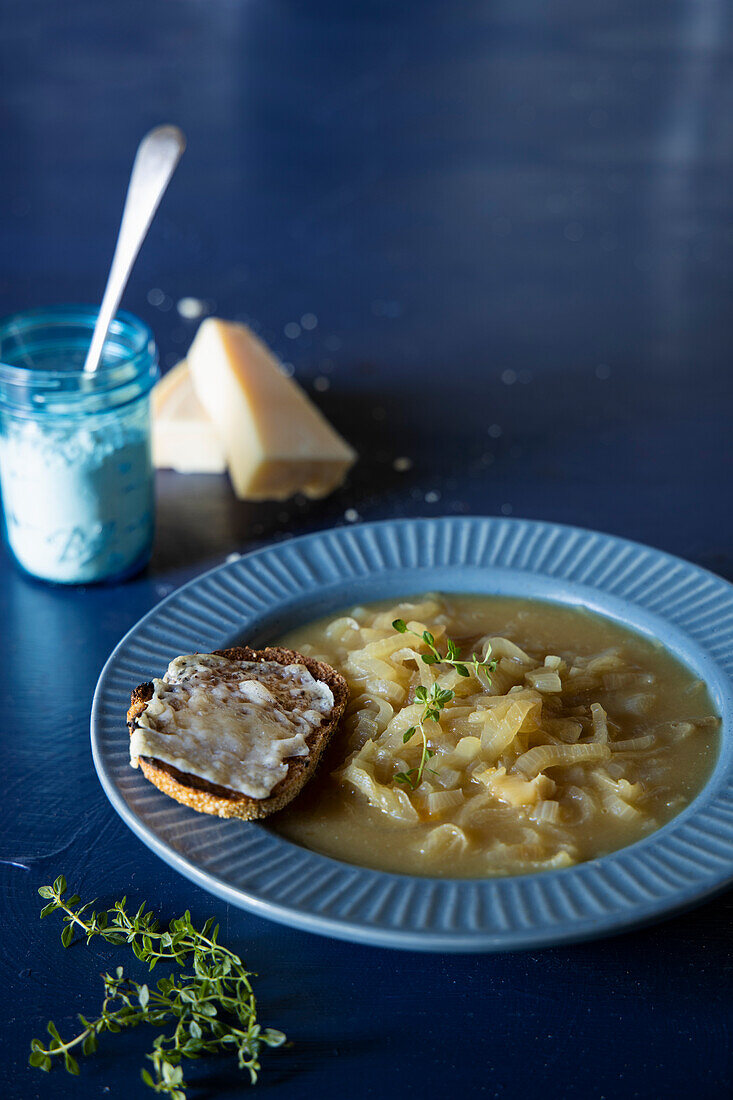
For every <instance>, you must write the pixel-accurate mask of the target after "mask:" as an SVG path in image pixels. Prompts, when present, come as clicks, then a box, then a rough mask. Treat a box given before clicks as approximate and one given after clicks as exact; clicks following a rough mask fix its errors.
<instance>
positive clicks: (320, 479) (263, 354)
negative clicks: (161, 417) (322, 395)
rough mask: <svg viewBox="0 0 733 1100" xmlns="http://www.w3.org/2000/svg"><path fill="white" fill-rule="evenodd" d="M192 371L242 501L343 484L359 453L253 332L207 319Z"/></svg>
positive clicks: (314, 493) (316, 493)
mask: <svg viewBox="0 0 733 1100" xmlns="http://www.w3.org/2000/svg"><path fill="white" fill-rule="evenodd" d="M188 364H189V369H190V373H191V379H192V381H193V385H194V389H195V391H196V394H197V396H198V398H199V400H200V402H201V404H202V405H203V407H204V409H205V410H206V412H207V414H208V415H209V417H210V418H211V420H212V421H213V423H214V425H215V426H216V428H217V431H218V433H219V437H220V439H221V441H222V443H223V446H224V449H225V452H226V456H227V463H228V466H229V473H230V476H231V479H232V484H233V486H234V491H235V493H236V494H237V496H238V497H239V498H240V499H244V500H285V499H287V498H288V497H290V496H292V495H293V494H294V493H298V492H301V493H305V494H306V496H309V497H322V496H325V495H326V494H327V493H330V492H332V490H333V489H335V488H337V486H338V485H340V484H341V482H342V481H343V480H344V478H345V476H346V474H347V472H348V470H349V469H350V467H351V466H352V465H353V463H354V461H355V459H356V453H355V451H354V450H353V449H352V448H351V447H350V446H349V445H348V443H346V442H345V441H344V440H343V439H342V438H341V436H340V435H339V434H338V433H337V432H336V431H335V430H334V429H333V428H332V427H331V425H330V424H329V423H328V421H327V420H326V418H325V417H324V416H323V414H322V413H321V412H320V411H319V410H318V409H317V408H316V406H315V405H314V404H313V403H312V402H311V401H310V400H309V398H308V397H307V396H306V394H305V393H304V392H303V391H302V390H301V389H300V387H299V386H298V384H297V383H296V382H295V381H293V379H292V378H288V376H287V375H286V374H285V373H284V371H283V370H282V367H281V366H280V364H279V363H278V362H277V360H276V359H275V358H274V356H273V355H272V354H271V353H270V351H269V350H268V349H267V348H266V347H265V345H264V344H263V343H262V342H261V341H260V340H258V338H257V337H256V336H255V335H254V333H253V332H251V331H250V329H248V328H247V327H246V326H245V325H238V324H234V323H231V322H227V321H221V320H218V319H217V318H213V317H211V318H208V319H207V320H205V321H204V322H203V323H202V324H201V326H200V328H199V330H198V333H197V334H196V338H195V339H194V342H193V344H192V345H191V348H190V350H189V353H188Z"/></svg>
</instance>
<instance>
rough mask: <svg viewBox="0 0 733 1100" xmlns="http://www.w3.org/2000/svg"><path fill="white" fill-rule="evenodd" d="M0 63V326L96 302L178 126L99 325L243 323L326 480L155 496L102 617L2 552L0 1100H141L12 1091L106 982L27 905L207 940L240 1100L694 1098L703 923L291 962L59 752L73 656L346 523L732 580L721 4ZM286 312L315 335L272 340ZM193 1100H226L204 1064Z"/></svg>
mask: <svg viewBox="0 0 733 1100" xmlns="http://www.w3.org/2000/svg"><path fill="white" fill-rule="evenodd" d="M0 32H1V33H0V51H1V52H2V57H1V58H0V80H1V81H2V96H1V102H2V109H1V111H0V156H1V158H2V171H1V172H0V212H1V213H0V310H1V311H2V313H7V312H10V311H12V310H14V309H17V308H23V307H26V306H32V305H38V304H45V303H50V302H59V301H97V300H98V299H99V297H100V294H101V289H102V285H103V281H104V278H105V276H106V269H107V264H108V260H109V257H110V254H111V250H112V246H113V242H114V238H115V234H116V230H117V225H118V219H119V212H120V208H121V203H122V199H123V195H124V189H125V185H126V179H127V174H128V171H129V166H130V162H131V158H132V155H133V153H134V149H135V146H136V143H137V141H138V139H139V137H140V136H141V135H142V133H143V132H144V131H145V130H146V129H147V128H148V127H150V126H151V125H153V124H155V123H157V122H159V121H175V122H177V123H179V124H180V125H181V126H182V127H183V128H184V129H185V131H186V132H187V134H188V138H189V148H188V151H187V152H186V154H185V158H184V160H183V161H182V164H181V167H180V169H179V172H178V174H177V176H176V178H175V179H174V181H173V183H172V185H171V188H170V191H169V193H168V195H167V196H166V198H165V200H164V203H163V206H162V208H161V211H160V214H159V217H158V219H157V221H156V223H155V225H154V227H153V230H152V232H151V235H150V238H149V240H148V242H147V243H146V245H145V247H144V249H143V252H142V254H141V256H140V260H139V262H138V265H137V268H136V272H135V275H134V278H133V281H132V283H131V285H130V287H129V289H128V292H127V294H126V297H125V305H126V306H127V307H128V308H129V309H131V310H133V311H134V312H136V313H138V314H139V315H140V316H142V317H143V318H145V319H146V320H147V321H149V322H150V324H151V325H152V327H153V329H154V330H155V333H156V335H157V338H158V342H159V345H160V348H161V356H162V362H163V364H164V366H166V367H167V366H170V365H171V364H172V363H174V362H175V361H176V360H177V359H178V358H179V357H180V356H181V354H182V353H183V352H185V350H186V347H187V345H188V343H189V341H190V339H191V336H192V333H193V331H194V328H195V326H194V325H193V324H192V323H191V322H190V321H186V320H184V319H182V318H181V317H180V316H179V315H178V313H177V311H176V303H177V301H178V300H179V299H180V298H182V297H184V296H190V295H193V296H195V297H198V298H202V299H206V300H207V301H209V302H210V303H211V308H213V309H215V310H216V311H217V312H218V313H219V314H221V315H223V316H227V317H234V318H239V319H243V320H247V321H248V322H249V323H250V324H252V325H253V326H254V327H256V328H257V330H258V331H259V332H260V333H261V334H262V336H263V337H264V338H265V339H266V340H267V341H268V342H269V343H270V344H271V345H272V347H273V348H274V349H275V350H276V351H277V353H278V354H279V355H280V356H281V357H282V358H283V359H284V360H285V361H287V362H289V363H291V364H292V365H293V367H294V370H295V373H296V375H297V377H298V378H299V380H300V381H301V382H302V383H303V384H304V385H305V387H306V388H307V389H308V390H309V391H311V392H312V393H313V394H314V397H315V399H316V400H317V401H318V403H319V404H320V405H321V406H322V408H323V409H324V410H325V411H326V413H327V414H328V415H329V416H330V417H331V418H332V419H333V421H334V423H335V424H337V425H338V427H339V428H340V429H341V430H342V431H343V433H344V434H345V435H346V436H347V437H348V438H349V439H350V440H352V441H353V442H354V443H355V444H356V445H357V446H358V448H359V450H360V453H361V456H362V458H361V462H360V464H359V466H358V467H357V469H356V470H355V472H354V474H353V476H352V477H351V480H350V482H349V484H348V485H347V486H346V487H345V488H344V489H343V490H341V491H339V492H338V493H336V494H335V495H334V496H332V497H331V498H330V499H328V500H326V501H322V502H317V503H311V504H307V505H305V506H302V505H299V504H293V503H290V504H287V505H274V506H270V505H257V506H255V505H245V504H241V503H238V502H236V501H235V500H234V498H233V496H232V494H231V492H230V489H229V487H228V485H227V483H226V481H225V479H224V478H217V477H189V478H186V477H181V476H176V475H174V474H172V473H163V474H161V475H159V480H158V489H159V530H158V538H157V543H156V548H155V552H154V556H153V560H152V564H151V565H150V568H149V569H148V570H147V572H146V573H144V574H143V575H142V576H140V577H138V578H137V579H135V580H133V581H131V582H129V583H128V584H125V585H123V586H119V587H112V588H103V587H102V588H88V589H86V590H85V589H78V590H75V589H64V588H52V587H46V586H43V585H40V584H36V583H34V582H32V581H29V580H27V579H25V578H24V577H22V576H20V575H19V574H18V573H17V572H16V571H15V570H14V568H13V567H12V565H11V564H10V562H9V561H8V559H7V556H6V555H5V553H4V551H3V552H2V557H0V667H1V668H2V670H3V677H2V679H3V699H2V710H1V719H0V739H1V741H2V767H3V773H4V782H3V785H2V797H1V798H0V821H1V823H2V826H1V829H0V860H1V861H2V862H0V881H1V882H2V897H1V898H0V907H1V908H0V921H1V927H2V948H1V950H0V956H1V962H0V966H1V970H2V989H3V994H2V1002H3V1008H2V1010H0V1034H2V1049H3V1056H2V1059H0V1095H2V1096H3V1097H41V1096H43V1097H44V1098H45V1097H62V1096H63V1097H65V1096H69V1095H73V1096H74V1097H79V1098H86V1097H97V1096H100V1095H103V1094H108V1095H110V1096H113V1097H118V1096H119V1097H122V1096H125V1097H138V1096H144V1095H152V1094H151V1093H149V1092H148V1090H146V1089H145V1088H144V1086H143V1085H142V1084H141V1083H140V1080H139V1067H140V1066H141V1065H142V1064H143V1055H144V1052H145V1050H146V1049H147V1046H146V1042H147V1040H148V1039H149V1035H148V1034H146V1033H144V1032H143V1030H141V1029H138V1031H137V1032H134V1033H130V1034H128V1035H119V1036H110V1037H108V1039H107V1040H106V1041H105V1042H103V1044H102V1049H101V1051H100V1053H99V1054H98V1055H97V1056H96V1057H95V1058H93V1059H90V1060H89V1061H87V1062H85V1063H84V1064H83V1065H82V1074H81V1077H80V1078H79V1079H78V1080H72V1079H71V1078H69V1077H67V1076H66V1074H64V1072H63V1071H62V1070H60V1069H56V1070H55V1071H54V1072H53V1073H52V1074H51V1075H50V1076H48V1077H46V1076H43V1075H41V1074H40V1073H39V1072H38V1071H37V1070H31V1069H29V1068H27V1066H26V1064H25V1063H26V1056H27V1047H28V1043H29V1041H30V1039H31V1037H32V1036H36V1035H41V1034H42V1033H43V1028H44V1026H45V1022H46V1020H47V1019H49V1017H53V1018H54V1019H55V1020H56V1022H57V1023H58V1025H59V1027H60V1028H61V1029H62V1031H64V1032H68V1031H69V1030H70V1028H71V1027H72V1024H73V1016H74V1013H75V1012H76V1011H82V1012H88V1013H91V1012H92V1011H93V1010H94V1009H95V1007H96V1005H97V1004H98V1001H99V986H100V983H99V978H98V974H99V971H100V970H101V969H102V968H104V967H106V966H108V965H111V964H112V963H113V961H114V958H115V956H114V951H112V950H111V949H110V950H107V951H104V950H87V949H86V948H84V947H82V946H77V947H74V948H72V949H71V950H69V951H66V952H65V951H64V950H63V948H62V947H61V945H60V943H59V940H58V933H59V928H58V925H54V923H53V919H49V920H47V921H45V922H43V923H41V922H39V920H38V909H39V899H38V897H37V895H36V888H37V887H38V886H39V885H40V884H42V883H45V882H48V881H50V880H51V878H52V877H53V876H55V875H56V874H58V873H60V872H63V873H65V875H66V876H67V878H68V879H69V882H70V883H71V884H73V886H74V888H75V889H77V890H78V891H79V892H80V893H81V894H82V895H84V896H94V895H99V896H100V897H103V898H105V899H110V900H111V899H112V898H113V897H118V896H120V895H122V894H123V893H126V894H127V895H128V896H129V897H130V898H131V899H134V900H135V901H141V900H142V899H144V898H147V899H148V901H149V902H150V903H151V904H152V905H153V906H154V907H155V909H156V910H158V911H159V912H160V914H161V915H163V916H165V917H166V918H168V917H170V916H172V915H175V914H177V913H178V912H180V911H182V910H183V909H184V908H185V907H186V906H188V907H190V909H191V911H192V913H193V915H194V917H195V918H197V919H204V918H205V917H207V916H208V915H210V914H213V915H215V916H216V917H217V919H219V920H220V921H221V924H222V932H223V936H224V939H225V941H226V942H227V943H229V944H231V945H232V946H234V947H235V948H236V949H237V950H241V952H242V954H243V955H244V956H245V958H246V959H247V961H248V963H249V964H250V966H251V967H252V968H253V969H254V970H256V971H258V972H259V973H260V975H261V977H260V980H259V981H258V984H257V989H258V993H259V998H260V1009H261V1015H262V1018H263V1020H264V1022H266V1023H268V1024H271V1025H273V1026H277V1027H281V1028H283V1029H284V1030H286V1031H287V1032H288V1035H289V1036H290V1038H291V1039H292V1041H293V1046H292V1048H290V1049H289V1050H287V1051H285V1052H276V1053H273V1054H271V1055H266V1057H265V1065H264V1072H263V1075H262V1079H261V1084H260V1085H259V1086H258V1094H259V1093H261V1094H262V1095H263V1096H272V1097H273V1100H275V1098H277V1100H280V1098H283V1100H285V1098H291V1097H304V1096H316V1097H317V1096H324V1097H344V1096H350V1097H354V1098H359V1097H369V1096H375V1097H392V1096H398V1095H399V1096H402V1095H404V1096H421V1097H439V1096H443V1095H447V1094H449V1093H450V1092H454V1093H455V1094H456V1095H461V1096H464V1095H465V1096H473V1095H486V1096H490V1097H500V1098H513V1097H524V1096H525V1095H529V1094H534V1093H536V1094H538V1095H542V1096H546V1097H551V1098H555V1097H557V1098H565V1097H580V1098H587V1097H593V1098H599V1100H600V1098H605V1100H615V1098H620V1097H623V1098H626V1097H641V1098H645V1100H646V1098H649V1100H656V1098H658V1097H661V1096H666V1097H678V1096H679V1097H683V1096H684V1097H686V1096H689V1095H694V1096H696V1097H719V1096H722V1095H726V1094H728V1093H729V1092H730V1090H731V1056H730V1051H729V1039H730V1030H731V1002H732V999H733V998H732V996H731V983H730V965H731V952H730V947H729V936H730V929H731V916H732V912H733V907H732V905H731V897H730V895H728V896H723V897H720V898H718V899H717V900H715V901H713V902H711V903H709V904H707V905H705V906H703V907H702V908H700V909H698V910H696V911H694V912H691V913H689V914H687V915H684V916H678V917H676V918H674V919H672V920H669V921H667V922H666V923H664V924H661V925H659V926H658V927H655V928H651V929H648V930H645V931H641V932H635V933H632V934H628V935H624V936H622V937H619V938H616V939H608V940H604V941H601V942H597V943H593V944H585V945H583V946H579V947H564V948H562V949H557V950H546V951H539V952H529V953H524V954H517V955H509V956H480V957H478V956H464V957H448V956H417V955H411V954H405V953H399V952H388V951H381V950H376V949H371V948H366V947H358V946H352V945H349V944H345V943H340V942H336V941H331V940H327V939H322V938H319V937H315V936H312V935H308V934H306V933H302V932H298V931H293V930H290V929H288V928H284V927H280V926H277V925H274V924H270V923H267V922H265V921H262V920H260V919H258V918H256V917H253V916H249V915H247V914H245V913H242V912H240V911H238V910H236V909H233V908H231V907H229V906H227V905H224V904H223V903H222V902H220V901H217V900H216V899H214V898H211V897H209V896H207V894H205V893H204V892H203V891H201V890H199V889H197V888H195V887H194V886H192V885H191V884H189V883H188V882H186V881H184V880H183V879H181V878H179V877H178V876H177V875H176V874H175V873H174V872H173V871H172V870H170V869H169V868H168V867H167V866H165V865H163V864H162V863H161V862H159V861H158V860H157V859H156V858H155V857H154V856H153V855H152V854H150V853H149V852H148V850H147V849H146V848H145V847H143V845H142V844H141V843H140V842H139V841H138V840H137V839H136V838H135V837H133V836H132V834H131V833H130V832H129V831H128V830H127V829H126V827H125V826H124V825H123V824H122V822H121V821H120V820H119V819H118V818H117V817H116V815H115V814H114V812H113V811H112V809H111V808H110V807H109V805H108V804H107V802H106V800H105V798H104V795H103V794H102V791H101V788H100V787H99V784H98V782H97V780H96V777H95V774H94V770H93V767H92V760H91V755H90V750H89V739H88V720H89V706H90V700H91V695H92V691H93V689H94V685H95V682H96V679H97V676H98V673H99V670H100V668H101V666H102V664H103V662H104V660H105V658H106V656H107V654H108V653H109V651H110V650H111V648H112V647H113V646H114V645H115V643H116V642H117V641H118V639H119V638H120V636H121V635H122V634H123V633H124V632H125V631H126V630H127V629H128V628H129V627H130V626H131V625H132V624H133V623H134V622H135V621H136V619H137V618H138V617H139V616H140V615H142V614H143V613H144V612H146V611H147V610H148V609H149V608H151V607H152V606H153V605H154V604H155V603H156V601H157V600H159V599H160V598H161V597H162V596H163V595H165V594H167V593H168V592H170V591H171V590H172V589H173V588H174V587H175V586H176V585H178V584H180V583H181V582H182V581H184V580H187V579H189V578H190V577H193V576H195V575H196V574H197V573H198V572H200V571H202V570H204V569H205V568H207V567H209V566H211V565H213V564H216V563H218V562H221V561H223V560H224V559H225V557H226V556H227V555H228V554H230V553H231V552H234V551H246V550H248V549H251V548H254V547H257V546H260V545H263V544H264V543H267V542H270V541H272V540H274V539H282V538H288V537H290V536H292V535H294V534H299V533H301V532H305V531H309V530H314V529H318V528H323V527H327V526H331V525H333V524H339V523H343V522H347V521H348V516H347V515H346V513H347V511H348V510H349V509H354V510H355V511H356V513H358V516H359V517H360V518H363V519H375V518H380V517H385V516H394V515H398V514H399V515H403V514H404V515H437V514H442V513H446V514H451V513H458V512H475V513H481V514H500V513H503V514H514V515H519V516H528V517H533V518H546V519H553V520H560V521H564V522H571V523H577V524H581V525H585V526H590V527H597V528H599V529H601V530H604V531H611V532H614V533H617V534H621V535H625V536H629V537H631V538H635V539H639V540H642V541H645V542H649V543H651V544H652V545H655V546H659V547H662V548H664V549H666V550H669V551H672V552H673V553H676V554H681V555H683V556H684V557H687V558H689V559H691V560H693V561H696V562H699V563H701V564H702V565H705V566H706V567H708V568H712V569H714V570H716V571H717V572H719V573H722V574H723V575H724V576H727V577H729V578H733V560H732V559H731V552H732V551H733V513H732V510H731V501H730V490H729V485H730V474H731V458H732V449H733V444H732V443H731V433H730V420H731V415H732V414H733V381H732V379H731V369H730V343H731V337H733V312H732V310H731V300H732V296H733V295H732V292H733V262H732V253H733V217H732V215H733V186H732V184H733V174H732V168H733V129H732V128H731V118H732V117H733V52H732V45H733V42H732V39H731V8H730V6H729V5H726V4H724V3H722V2H721V0H643V2H639V0H599V2H596V3H593V4H588V3H586V2H584V0H565V2H564V3H560V4H540V3H536V2H535V3H532V2H530V0H504V2H497V3H488V2H486V0H484V2H481V0H476V2H466V0H453V2H451V0H444V2H439V0H434V2H431V0H424V2H422V3H412V4H409V3H402V4H390V3H388V2H387V0H384V2H373V3H364V2H358V3H357V2H352V3H343V2H340V0H309V2H304V3H296V2H293V0H290V2H286V0H268V2H265V0H116V2H114V0H110V2H108V3H99V2H98V0H66V2H65V3H58V2H55V0H4V3H3V5H2V12H1V14H0ZM304 314H313V315H314V316H315V317H316V318H317V326H316V327H315V328H310V329H308V328H305V329H302V330H301V332H300V335H297V334H296V335H293V334H295V333H297V330H296V329H293V328H289V329H287V332H286V329H285V326H286V325H288V324H289V323H291V322H295V323H298V324H299V321H300V318H301V317H302V316H303V315H304ZM288 333H290V334H291V335H288ZM397 457H407V458H410V459H411V460H412V462H413V466H412V468H411V469H410V470H408V471H406V472H398V471H396V470H395V469H394V468H393V461H394V459H395V458H397ZM349 515H351V513H349ZM351 518H352V519H353V516H352V517H351ZM190 1079H191V1080H192V1081H195V1082H196V1084H197V1086H198V1088H199V1091H196V1092H195V1095H196V1096H201V1097H213V1096H220V1097H233V1096H235V1095H240V1094H241V1093H242V1092H243V1091H244V1084H243V1083H242V1079H241V1077H239V1076H238V1073H237V1071H236V1070H234V1069H232V1068H231V1066H230V1065H228V1064H227V1062H226V1061H224V1060H210V1061H207V1062H202V1063H197V1064H192V1067H191V1070H190ZM72 1090H73V1091H72Z"/></svg>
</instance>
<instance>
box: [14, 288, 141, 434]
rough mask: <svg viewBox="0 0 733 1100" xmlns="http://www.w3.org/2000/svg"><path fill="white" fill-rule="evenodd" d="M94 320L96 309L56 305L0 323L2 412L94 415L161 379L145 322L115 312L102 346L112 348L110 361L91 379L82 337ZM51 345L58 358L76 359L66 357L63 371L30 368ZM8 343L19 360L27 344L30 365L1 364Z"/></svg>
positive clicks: (34, 414) (90, 333) (128, 314)
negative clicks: (60, 355) (63, 353)
mask: <svg viewBox="0 0 733 1100" xmlns="http://www.w3.org/2000/svg"><path fill="white" fill-rule="evenodd" d="M98 315H99V308H98V307H97V306H87V305H58V306H48V307H39V308H34V309H28V310H22V311H21V312H18V313H15V314H11V315H10V316H8V317H4V318H2V319H0V407H5V408H6V409H8V410H9V411H10V410H12V411H13V412H14V413H15V414H16V415H21V416H26V415H31V416H36V415H38V414H39V413H40V412H45V413H47V414H48V415H52V414H67V413H71V412H72V411H79V412H83V411H89V412H93V411H101V410H103V409H108V408H111V407H113V406H119V405H123V404H126V403H127V401H128V400H132V399H134V398H135V397H136V396H142V394H144V393H147V392H149V391H150V389H152V387H153V385H154V384H155V382H156V381H157V379H158V377H159V372H158V349H157V347H156V344H155V338H154V336H153V333H152V331H151V329H150V328H149V327H148V325H146V324H145V322H144V321H141V320H140V319H139V318H138V317H136V316H135V315H134V314H132V313H128V312H127V311H126V310H120V311H118V313H117V315H116V316H115V318H114V319H113V321H112V323H111V325H110V328H109V333H108V337H107V341H108V342H107V344H106V345H105V346H107V347H108V346H109V345H111V346H112V347H111V356H110V358H111V361H109V362H106V363H104V364H103V365H102V366H100V367H99V369H98V370H96V371H94V372H93V373H90V372H85V370H84V365H83V358H84V352H85V349H86V346H87V345H86V337H87V333H88V334H89V341H90V342H91V335H92V331H93V329H94V325H95V323H96V320H97V317H98ZM65 329H68V332H69V336H68V346H65V345H66V339H65V337H64V330H65ZM44 336H45V338H46V339H45V341H44ZM55 340H57V341H58V343H59V352H61V351H62V349H63V350H65V351H67V352H70V351H73V352H74V357H73V358H72V357H71V355H70V356H69V361H68V362H66V363H65V364H64V366H63V367H61V366H59V367H56V368H54V367H51V368H48V367H45V366H36V365H34V364H33V361H32V357H33V355H41V354H45V353H47V352H48V351H49V350H50V351H53V348H54V341H55ZM12 341H16V344H17V348H16V349H15V351H16V352H17V353H19V355H20V357H21V358H22V356H23V352H24V346H23V345H24V342H25V341H27V345H28V348H27V355H28V359H29V365H27V366H25V365H22V364H17V363H11V362H3V346H4V345H5V354H6V355H7V357H8V358H12V357H13V355H12V354H11V352H10V350H9V349H8V346H7V345H8V344H10V343H11V342H12ZM80 353H81V354H80ZM75 360H76V361H75ZM41 361H42V359H41Z"/></svg>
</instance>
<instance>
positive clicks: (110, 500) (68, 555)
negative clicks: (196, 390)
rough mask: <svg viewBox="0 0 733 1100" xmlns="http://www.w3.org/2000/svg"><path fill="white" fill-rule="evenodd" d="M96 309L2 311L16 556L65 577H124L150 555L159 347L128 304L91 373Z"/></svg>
mask: <svg viewBox="0 0 733 1100" xmlns="http://www.w3.org/2000/svg"><path fill="white" fill-rule="evenodd" d="M96 319H97V310H96V309H94V308H92V307H85V306H56V307H52V308H50V309H38V310H28V311H26V312H23V313H18V314H15V315H14V316H12V317H6V318H5V319H4V320H2V321H0V490H1V491H2V501H3V510H4V514H5V531H6V537H7V541H8V544H9V546H10V549H11V550H12V552H13V554H14V555H15V558H16V560H17V562H18V563H19V565H20V566H21V567H22V568H23V569H24V570H26V571H27V572H28V573H31V574H32V575H33V576H35V577H40V578H42V579H43V580H47V581H57V582H60V583H63V584H88V583H91V582H94V581H103V580H106V581H108V580H121V579H123V578H124V577H126V576H130V575H132V574H133V573H135V572H137V571H138V570H139V569H141V568H142V567H143V566H144V565H145V563H146V562H147V561H148V558H149V557H150V551H151V548H152V541H153V525H154V508H155V505H154V485H153V470H152V464H151V458H150V390H151V389H152V387H153V385H154V384H155V381H156V379H157V378H158V351H157V348H156V346H155V341H154V339H153V335H152V333H151V332H150V329H149V328H148V327H147V325H144V324H143V323H142V321H139V320H138V319H137V318H136V317H133V316H132V315H131V314H129V313H122V312H121V313H118V314H117V317H116V318H115V320H114V321H113V322H112V325H111V326H110V330H109V333H108V335H107V341H106V343H105V347H104V353H103V356H102V362H101V364H100V366H99V368H98V370H97V371H95V372H94V373H93V374H85V373H84V369H83V366H84V358H85V356H86V353H87V350H88V348H89V343H90V341H91V337H92V331H93V329H94V324H95V321H96Z"/></svg>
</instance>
